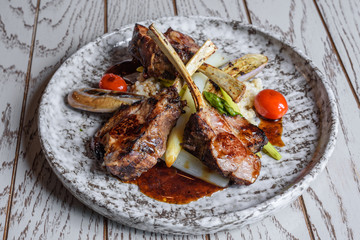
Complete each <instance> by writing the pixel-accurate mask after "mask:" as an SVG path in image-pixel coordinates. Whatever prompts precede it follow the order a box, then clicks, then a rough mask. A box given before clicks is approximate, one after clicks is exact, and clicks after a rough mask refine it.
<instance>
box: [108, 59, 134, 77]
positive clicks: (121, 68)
mask: <svg viewBox="0 0 360 240" xmlns="http://www.w3.org/2000/svg"><path fill="white" fill-rule="evenodd" d="M139 66H141V65H140V63H139V62H138V61H136V60H125V61H122V62H120V63H118V64H115V65H113V66H111V67H110V68H109V69H108V70H106V72H105V73H113V74H116V75H119V76H126V75H129V74H132V73H135V72H136V69H137V68H138V67H139Z"/></svg>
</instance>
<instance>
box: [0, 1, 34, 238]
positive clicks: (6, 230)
mask: <svg viewBox="0 0 360 240" xmlns="http://www.w3.org/2000/svg"><path fill="white" fill-rule="evenodd" d="M39 9H40V0H37V3H36V10H35V18H34V27H33V31H32V36H31V46H30V52H29V60H28V66H27V70H26V77H25V88H24V95H23V101H22V106H21V115H20V123H19V129H18V132H17V140H16V150H15V159H14V163H13V171H12V176H11V182H10V190H9V198H8V203H7V208H6V220H5V226H4V235H3V240H6V239H7V238H8V233H9V224H10V214H11V207H12V201H13V196H14V187H15V179H16V171H17V165H18V160H19V154H20V153H19V152H20V145H21V137H22V130H23V125H24V119H25V112H26V111H25V110H26V102H27V96H28V92H29V84H30V77H31V65H32V59H33V53H34V48H35V38H36V28H37V22H38V17H39Z"/></svg>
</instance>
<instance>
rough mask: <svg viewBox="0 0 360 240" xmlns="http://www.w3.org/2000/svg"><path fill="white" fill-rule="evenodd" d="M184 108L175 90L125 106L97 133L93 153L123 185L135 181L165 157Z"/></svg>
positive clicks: (168, 89) (170, 89) (163, 91)
mask: <svg viewBox="0 0 360 240" xmlns="http://www.w3.org/2000/svg"><path fill="white" fill-rule="evenodd" d="M182 108H183V103H182V102H181V101H180V97H179V94H178V92H177V90H176V89H175V88H174V87H169V88H166V89H164V90H162V92H161V93H160V94H158V95H157V96H156V97H151V98H148V99H145V100H142V101H139V102H136V103H134V104H132V105H128V106H123V107H121V108H120V109H119V111H118V112H117V113H116V114H115V115H114V116H113V117H112V118H110V119H109V121H108V122H107V123H106V124H105V125H104V126H103V127H102V128H101V129H100V130H99V131H98V132H97V133H96V135H95V137H94V148H95V149H94V150H95V152H96V153H100V154H98V155H100V156H99V157H103V159H104V164H105V166H106V168H107V169H108V171H110V172H111V173H112V174H113V175H115V176H117V177H119V178H120V179H121V180H124V181H129V180H133V179H136V178H137V177H139V176H140V175H141V174H142V173H143V172H145V171H147V170H148V169H150V168H152V167H153V166H154V165H155V164H156V163H157V160H158V158H160V157H161V156H162V155H163V154H164V152H165V149H166V141H167V138H168V135H169V133H170V130H171V129H172V127H173V126H174V125H175V123H176V120H177V119H178V118H179V116H180V114H181V112H182ZM102 151H103V152H102ZM101 152H102V153H103V154H101ZM101 155H102V156H101Z"/></svg>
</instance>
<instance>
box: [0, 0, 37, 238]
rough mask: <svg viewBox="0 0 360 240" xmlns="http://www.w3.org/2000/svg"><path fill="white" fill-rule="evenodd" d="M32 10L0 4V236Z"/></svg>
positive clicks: (14, 143)
mask: <svg viewBox="0 0 360 240" xmlns="http://www.w3.org/2000/svg"><path fill="white" fill-rule="evenodd" d="M35 8H36V6H33V5H31V4H22V3H20V2H8V1H6V2H1V4H0V56H1V58H0V113H1V114H0V121H1V123H0V156H1V157H0V164H1V165H0V233H4V230H5V229H4V227H5V221H6V210H7V205H8V198H9V193H10V184H11V177H12V171H13V162H14V159H15V151H16V142H17V137H18V129H19V122H20V115H21V108H22V99H23V95H24V87H25V78H26V72H27V66H28V60H29V53H30V46H31V34H32V31H33V24H34V17H35V11H34V9H35Z"/></svg>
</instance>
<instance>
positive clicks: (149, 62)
mask: <svg viewBox="0 0 360 240" xmlns="http://www.w3.org/2000/svg"><path fill="white" fill-rule="evenodd" d="M148 31H149V29H148V28H146V27H144V26H142V25H139V24H136V25H135V28H134V33H133V37H132V39H131V41H130V44H129V47H128V50H129V52H130V54H131V55H132V56H133V57H134V58H135V59H136V60H138V61H139V62H140V63H141V65H142V66H143V67H144V68H145V74H147V76H148V77H157V78H163V79H175V77H176V70H175V68H174V67H173V66H172V64H171V63H170V62H169V60H168V59H167V57H166V56H165V55H164V54H163V53H162V52H161V50H160V49H159V47H158V46H157V45H156V43H155V42H154V41H153V40H152V39H151V37H150V36H149V35H148ZM164 35H165V36H166V38H167V39H168V41H169V42H170V43H171V45H172V46H173V47H174V49H175V51H176V52H177V54H178V55H179V56H180V58H181V60H182V61H183V62H184V63H185V64H186V63H187V62H188V61H189V60H190V58H191V57H192V56H193V55H194V54H195V53H196V52H197V51H198V50H199V48H200V47H199V46H198V45H197V44H196V43H195V41H194V39H192V38H191V37H189V36H188V35H185V34H183V33H180V32H178V31H174V30H173V29H171V28H169V29H168V30H167V31H166V32H165V33H164Z"/></svg>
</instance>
